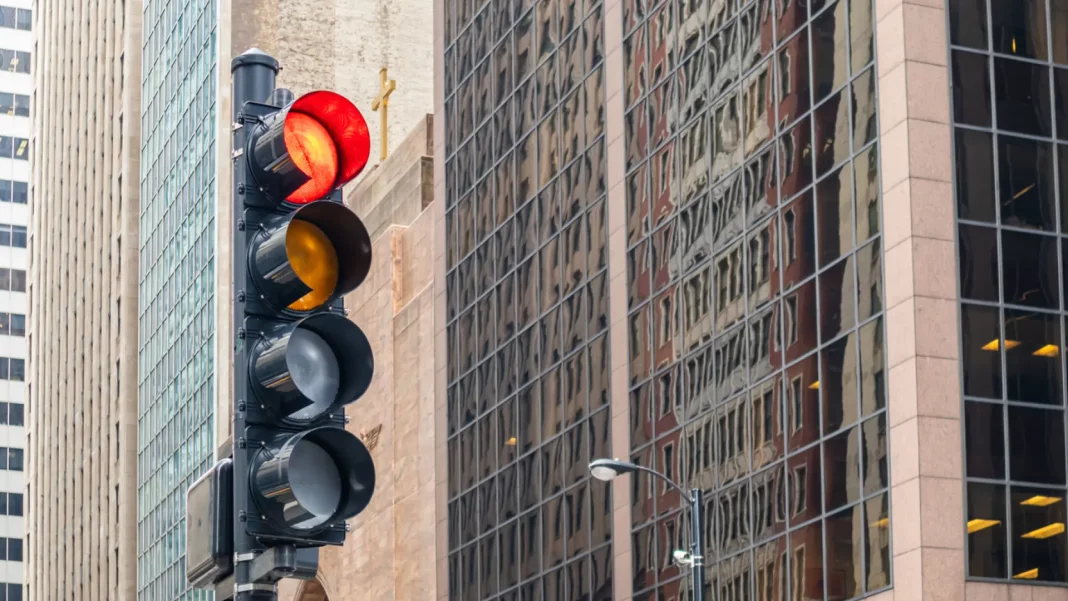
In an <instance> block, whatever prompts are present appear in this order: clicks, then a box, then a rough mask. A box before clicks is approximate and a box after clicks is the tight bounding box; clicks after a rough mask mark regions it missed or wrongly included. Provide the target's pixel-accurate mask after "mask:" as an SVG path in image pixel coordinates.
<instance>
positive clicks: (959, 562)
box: [875, 0, 965, 601]
mask: <svg viewBox="0 0 1068 601" xmlns="http://www.w3.org/2000/svg"><path fill="white" fill-rule="evenodd" d="M875 4H876V21H877V27H876V35H877V42H876V52H877V62H878V68H879V73H878V75H879V113H880V117H879V119H880V128H879V131H880V134H881V139H882V142H881V147H880V150H881V153H882V156H881V171H882V190H883V215H884V218H885V228H884V232H885V233H884V244H885V249H886V250H885V252H886V291H887V292H886V305H887V312H886V332H887V356H888V364H889V369H890V384H889V425H890V456H891V463H890V485H891V506H892V508H893V509H892V514H891V520H892V524H893V526H892V527H893V542H892V545H893V553H894V558H893V574H894V596H895V598H896V599H898V600H900V601H926V600H938V601H959V600H963V599H964V572H965V570H964V528H963V523H964V499H963V477H964V474H963V472H962V467H961V464H962V461H961V437H962V430H963V428H962V418H961V396H960V375H959V374H960V361H959V340H960V333H959V329H958V326H957V324H958V299H957V286H956V278H957V274H956V265H955V248H954V239H955V236H954V224H953V187H952V160H951V140H952V131H951V127H950V104H949V103H950V98H949V81H950V80H949V72H948V68H947V64H946V63H947V56H948V46H947V40H946V6H945V0H877V1H876V3H875Z"/></svg>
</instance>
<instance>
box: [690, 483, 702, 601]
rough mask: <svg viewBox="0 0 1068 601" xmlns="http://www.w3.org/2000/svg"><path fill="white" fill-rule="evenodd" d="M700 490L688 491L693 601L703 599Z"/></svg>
mask: <svg viewBox="0 0 1068 601" xmlns="http://www.w3.org/2000/svg"><path fill="white" fill-rule="evenodd" d="M701 516H702V507H701V489H700V488H694V489H692V490H691V491H690V524H691V526H692V528H691V530H692V532H691V533H690V557H691V558H692V559H693V573H692V576H693V601H704V599H705V553H704V548H703V545H702V544H701V532H702V530H703V528H702V526H701Z"/></svg>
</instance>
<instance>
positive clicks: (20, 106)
mask: <svg viewBox="0 0 1068 601" xmlns="http://www.w3.org/2000/svg"><path fill="white" fill-rule="evenodd" d="M0 115H8V116H9V117H10V116H14V117H29V116H30V97H29V96H26V95H24V94H12V93H10V92H0Z"/></svg>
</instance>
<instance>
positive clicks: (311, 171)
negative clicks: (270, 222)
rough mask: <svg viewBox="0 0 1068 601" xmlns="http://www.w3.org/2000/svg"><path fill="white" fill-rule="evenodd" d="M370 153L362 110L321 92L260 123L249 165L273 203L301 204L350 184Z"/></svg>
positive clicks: (252, 145)
mask: <svg viewBox="0 0 1068 601" xmlns="http://www.w3.org/2000/svg"><path fill="white" fill-rule="evenodd" d="M370 153H371V134H370V132H369V131H368V130H367V121H366V120H364V118H363V115H362V114H361V113H360V110H359V109H357V108H356V106H355V105H354V104H352V103H351V102H349V101H348V100H347V99H346V98H345V97H344V96H341V95H340V94H337V93H335V92H330V91H327V90H317V91H315V92H311V93H308V94H305V95H303V96H301V97H300V98H297V99H296V100H295V101H293V102H292V103H290V104H289V105H288V106H286V107H285V108H283V109H282V110H280V111H278V112H277V113H274V114H273V115H271V116H270V117H268V118H267V119H264V120H263V122H262V123H261V124H259V125H258V127H257V129H256V130H255V131H254V132H252V133H251V134H250V144H249V166H250V167H252V174H253V177H255V179H256V183H257V184H259V186H260V188H261V190H263V192H264V193H265V194H267V195H268V196H270V197H271V198H272V200H274V201H275V202H283V201H284V202H289V203H292V204H297V205H302V204H307V203H309V202H313V201H316V200H319V199H321V198H323V197H324V196H326V195H327V194H329V193H330V192H331V191H332V190H335V189H337V188H338V187H340V186H342V185H344V184H345V183H347V182H349V181H352V179H353V178H354V177H356V176H357V175H359V174H360V172H361V171H363V168H364V167H366V166H367V158H368V156H369V155H370Z"/></svg>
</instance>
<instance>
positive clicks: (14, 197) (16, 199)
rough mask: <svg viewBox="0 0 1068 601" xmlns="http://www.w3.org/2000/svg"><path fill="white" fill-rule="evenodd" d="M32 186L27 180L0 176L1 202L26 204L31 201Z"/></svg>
mask: <svg viewBox="0 0 1068 601" xmlns="http://www.w3.org/2000/svg"><path fill="white" fill-rule="evenodd" d="M29 192H30V187H29V184H27V183H26V182H16V181H12V180H9V179H2V178H0V202H13V203H16V204H26V203H27V202H29Z"/></svg>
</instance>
